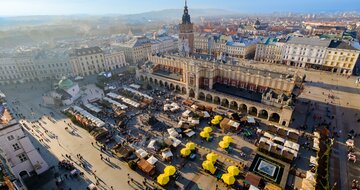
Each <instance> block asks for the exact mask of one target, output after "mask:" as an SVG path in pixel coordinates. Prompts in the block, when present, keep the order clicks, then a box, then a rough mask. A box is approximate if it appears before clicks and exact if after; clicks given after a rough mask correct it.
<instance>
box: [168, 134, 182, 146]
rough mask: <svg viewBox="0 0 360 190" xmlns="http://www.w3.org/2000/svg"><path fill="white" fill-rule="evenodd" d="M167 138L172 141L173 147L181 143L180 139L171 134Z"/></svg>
mask: <svg viewBox="0 0 360 190" xmlns="http://www.w3.org/2000/svg"><path fill="white" fill-rule="evenodd" d="M169 138H170V139H171V140H172V141H173V143H172V146H173V147H177V146H179V144H181V141H180V140H179V139H177V138H175V137H172V136H170V137H169Z"/></svg>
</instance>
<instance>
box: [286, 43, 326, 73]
mask: <svg viewBox="0 0 360 190" xmlns="http://www.w3.org/2000/svg"><path fill="white" fill-rule="evenodd" d="M330 42H331V40H329V39H319V38H308V37H292V38H290V39H289V40H288V41H287V43H286V45H285V46H284V55H283V58H282V62H283V63H285V64H287V65H291V66H296V67H317V66H319V65H322V64H323V63H324V58H325V54H326V50H327V48H328V47H329V45H330Z"/></svg>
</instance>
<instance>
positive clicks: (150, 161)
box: [146, 156, 158, 165]
mask: <svg viewBox="0 0 360 190" xmlns="http://www.w3.org/2000/svg"><path fill="white" fill-rule="evenodd" d="M146 161H147V162H149V163H150V164H151V165H154V164H156V162H157V161H158V159H157V158H155V157H154V156H150V158H149V159H147V160H146Z"/></svg>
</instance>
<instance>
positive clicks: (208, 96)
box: [205, 94, 213, 102]
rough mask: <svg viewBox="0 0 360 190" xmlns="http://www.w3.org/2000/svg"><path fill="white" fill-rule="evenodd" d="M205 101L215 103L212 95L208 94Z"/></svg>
mask: <svg viewBox="0 0 360 190" xmlns="http://www.w3.org/2000/svg"><path fill="white" fill-rule="evenodd" d="M205 100H206V101H207V102H212V101H213V97H212V96H211V94H207V95H206V99H205Z"/></svg>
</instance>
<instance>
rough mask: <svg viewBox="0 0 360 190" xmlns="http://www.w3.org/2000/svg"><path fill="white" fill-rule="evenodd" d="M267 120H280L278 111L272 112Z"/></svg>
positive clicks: (276, 121) (277, 121)
mask: <svg viewBox="0 0 360 190" xmlns="http://www.w3.org/2000/svg"><path fill="white" fill-rule="evenodd" d="M269 121H272V122H275V123H279V121H280V115H279V114H278V113H272V114H271V115H270V117H269Z"/></svg>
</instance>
